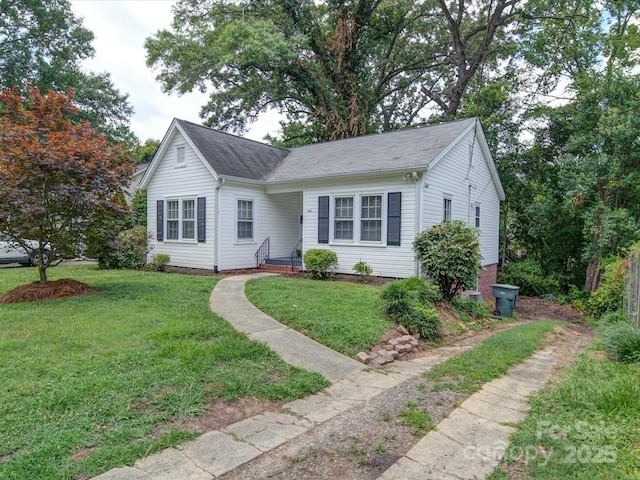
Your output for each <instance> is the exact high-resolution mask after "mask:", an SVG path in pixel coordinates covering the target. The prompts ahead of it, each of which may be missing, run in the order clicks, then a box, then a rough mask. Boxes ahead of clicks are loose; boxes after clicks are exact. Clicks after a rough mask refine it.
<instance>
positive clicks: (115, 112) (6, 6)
mask: <svg viewBox="0 0 640 480" xmlns="http://www.w3.org/2000/svg"><path fill="white" fill-rule="evenodd" d="M92 41H93V33H92V32H91V31H90V30H88V29H86V28H85V27H84V26H83V25H82V21H81V19H79V18H78V17H77V16H75V15H74V14H73V12H72V10H71V6H70V4H69V1H68V0H47V1H41V0H0V88H11V87H18V88H19V89H20V91H21V92H22V93H23V95H27V94H28V87H29V86H33V87H36V88H37V89H38V90H40V91H41V92H45V91H47V90H50V89H51V90H54V91H58V92H65V91H66V90H67V87H69V86H71V87H73V88H74V90H75V95H74V101H75V102H76V105H77V106H78V108H79V111H78V114H77V115H78V118H81V119H87V120H89V121H90V122H91V124H92V126H94V127H96V128H98V129H99V130H100V131H101V132H103V133H105V134H107V135H108V136H109V138H110V140H112V141H113V142H121V141H126V142H128V143H130V144H134V143H136V139H135V136H134V135H133V133H132V132H131V131H130V129H129V118H130V116H131V114H132V113H133V108H132V107H131V105H130V104H129V102H128V100H127V95H126V94H122V93H120V92H119V91H118V90H117V89H116V87H115V86H114V85H113V82H112V80H111V78H110V75H109V74H108V73H95V72H86V71H84V70H83V69H82V68H81V62H82V61H83V60H85V59H87V58H91V57H93V55H94V53H95V52H94V49H93V47H92V45H91V42H92Z"/></svg>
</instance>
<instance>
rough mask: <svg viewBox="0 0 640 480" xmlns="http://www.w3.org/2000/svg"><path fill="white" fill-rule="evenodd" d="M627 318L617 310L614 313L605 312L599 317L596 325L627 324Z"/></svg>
mask: <svg viewBox="0 0 640 480" xmlns="http://www.w3.org/2000/svg"><path fill="white" fill-rule="evenodd" d="M628 321H629V317H628V316H627V314H626V313H624V312H623V311H622V310H618V311H615V312H607V313H605V314H604V315H602V316H601V317H600V319H599V320H598V323H599V324H600V325H614V324H616V323H624V322H628Z"/></svg>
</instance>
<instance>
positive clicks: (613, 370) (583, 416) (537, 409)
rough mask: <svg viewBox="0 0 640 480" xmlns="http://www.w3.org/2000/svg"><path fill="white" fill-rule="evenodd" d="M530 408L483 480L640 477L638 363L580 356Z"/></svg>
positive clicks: (639, 369)
mask: <svg viewBox="0 0 640 480" xmlns="http://www.w3.org/2000/svg"><path fill="white" fill-rule="evenodd" d="M532 405H533V406H532V409H531V411H530V412H529V415H528V416H527V419H526V420H525V421H524V422H523V423H521V424H520V425H518V429H517V431H516V432H515V433H514V434H513V435H512V436H511V444H510V446H509V449H508V450H507V457H506V460H505V461H504V462H503V463H502V465H501V466H500V467H499V468H497V469H496V471H495V472H494V473H493V474H492V475H491V476H489V477H488V478H489V479H491V480H503V479H507V478H514V477H515V478H519V479H536V480H555V479H559V478H562V479H574V480H583V479H589V480H617V479H640V364H637V363H636V364H632V365H625V364H621V363H615V362H612V361H611V360H608V359H607V358H604V357H603V356H602V355H601V354H597V353H596V354H595V355H594V352H588V353H583V354H581V355H579V356H578V358H577V362H576V364H575V365H574V366H573V368H571V370H570V372H569V376H568V379H567V380H566V381H565V382H563V383H561V384H560V385H558V386H557V387H556V388H555V389H553V390H552V391H548V390H544V391H542V392H541V393H540V395H539V396H538V397H536V398H535V399H534V400H533V401H532Z"/></svg>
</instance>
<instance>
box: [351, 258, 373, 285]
mask: <svg viewBox="0 0 640 480" xmlns="http://www.w3.org/2000/svg"><path fill="white" fill-rule="evenodd" d="M353 271H354V272H356V273H357V274H359V275H360V276H361V277H362V280H363V281H364V283H367V282H368V281H369V276H370V275H371V273H372V272H373V268H371V265H369V264H368V263H367V262H364V261H362V260H360V261H359V262H358V263H356V264H355V265H354V266H353Z"/></svg>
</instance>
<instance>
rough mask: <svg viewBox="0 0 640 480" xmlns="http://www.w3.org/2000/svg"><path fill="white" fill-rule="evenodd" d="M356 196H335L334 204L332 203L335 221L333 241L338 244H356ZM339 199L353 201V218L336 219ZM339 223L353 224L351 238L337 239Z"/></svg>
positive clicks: (333, 223)
mask: <svg viewBox="0 0 640 480" xmlns="http://www.w3.org/2000/svg"><path fill="white" fill-rule="evenodd" d="M355 197H356V196H355V195H335V196H334V197H333V202H332V206H333V208H332V213H333V219H332V222H331V224H332V225H333V240H334V242H337V243H353V242H355V238H356V236H355V232H356V228H355V211H356V202H355ZM338 199H350V200H351V216H350V217H336V209H337V207H336V200H338ZM337 222H351V238H336V231H337V228H336V223H337Z"/></svg>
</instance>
